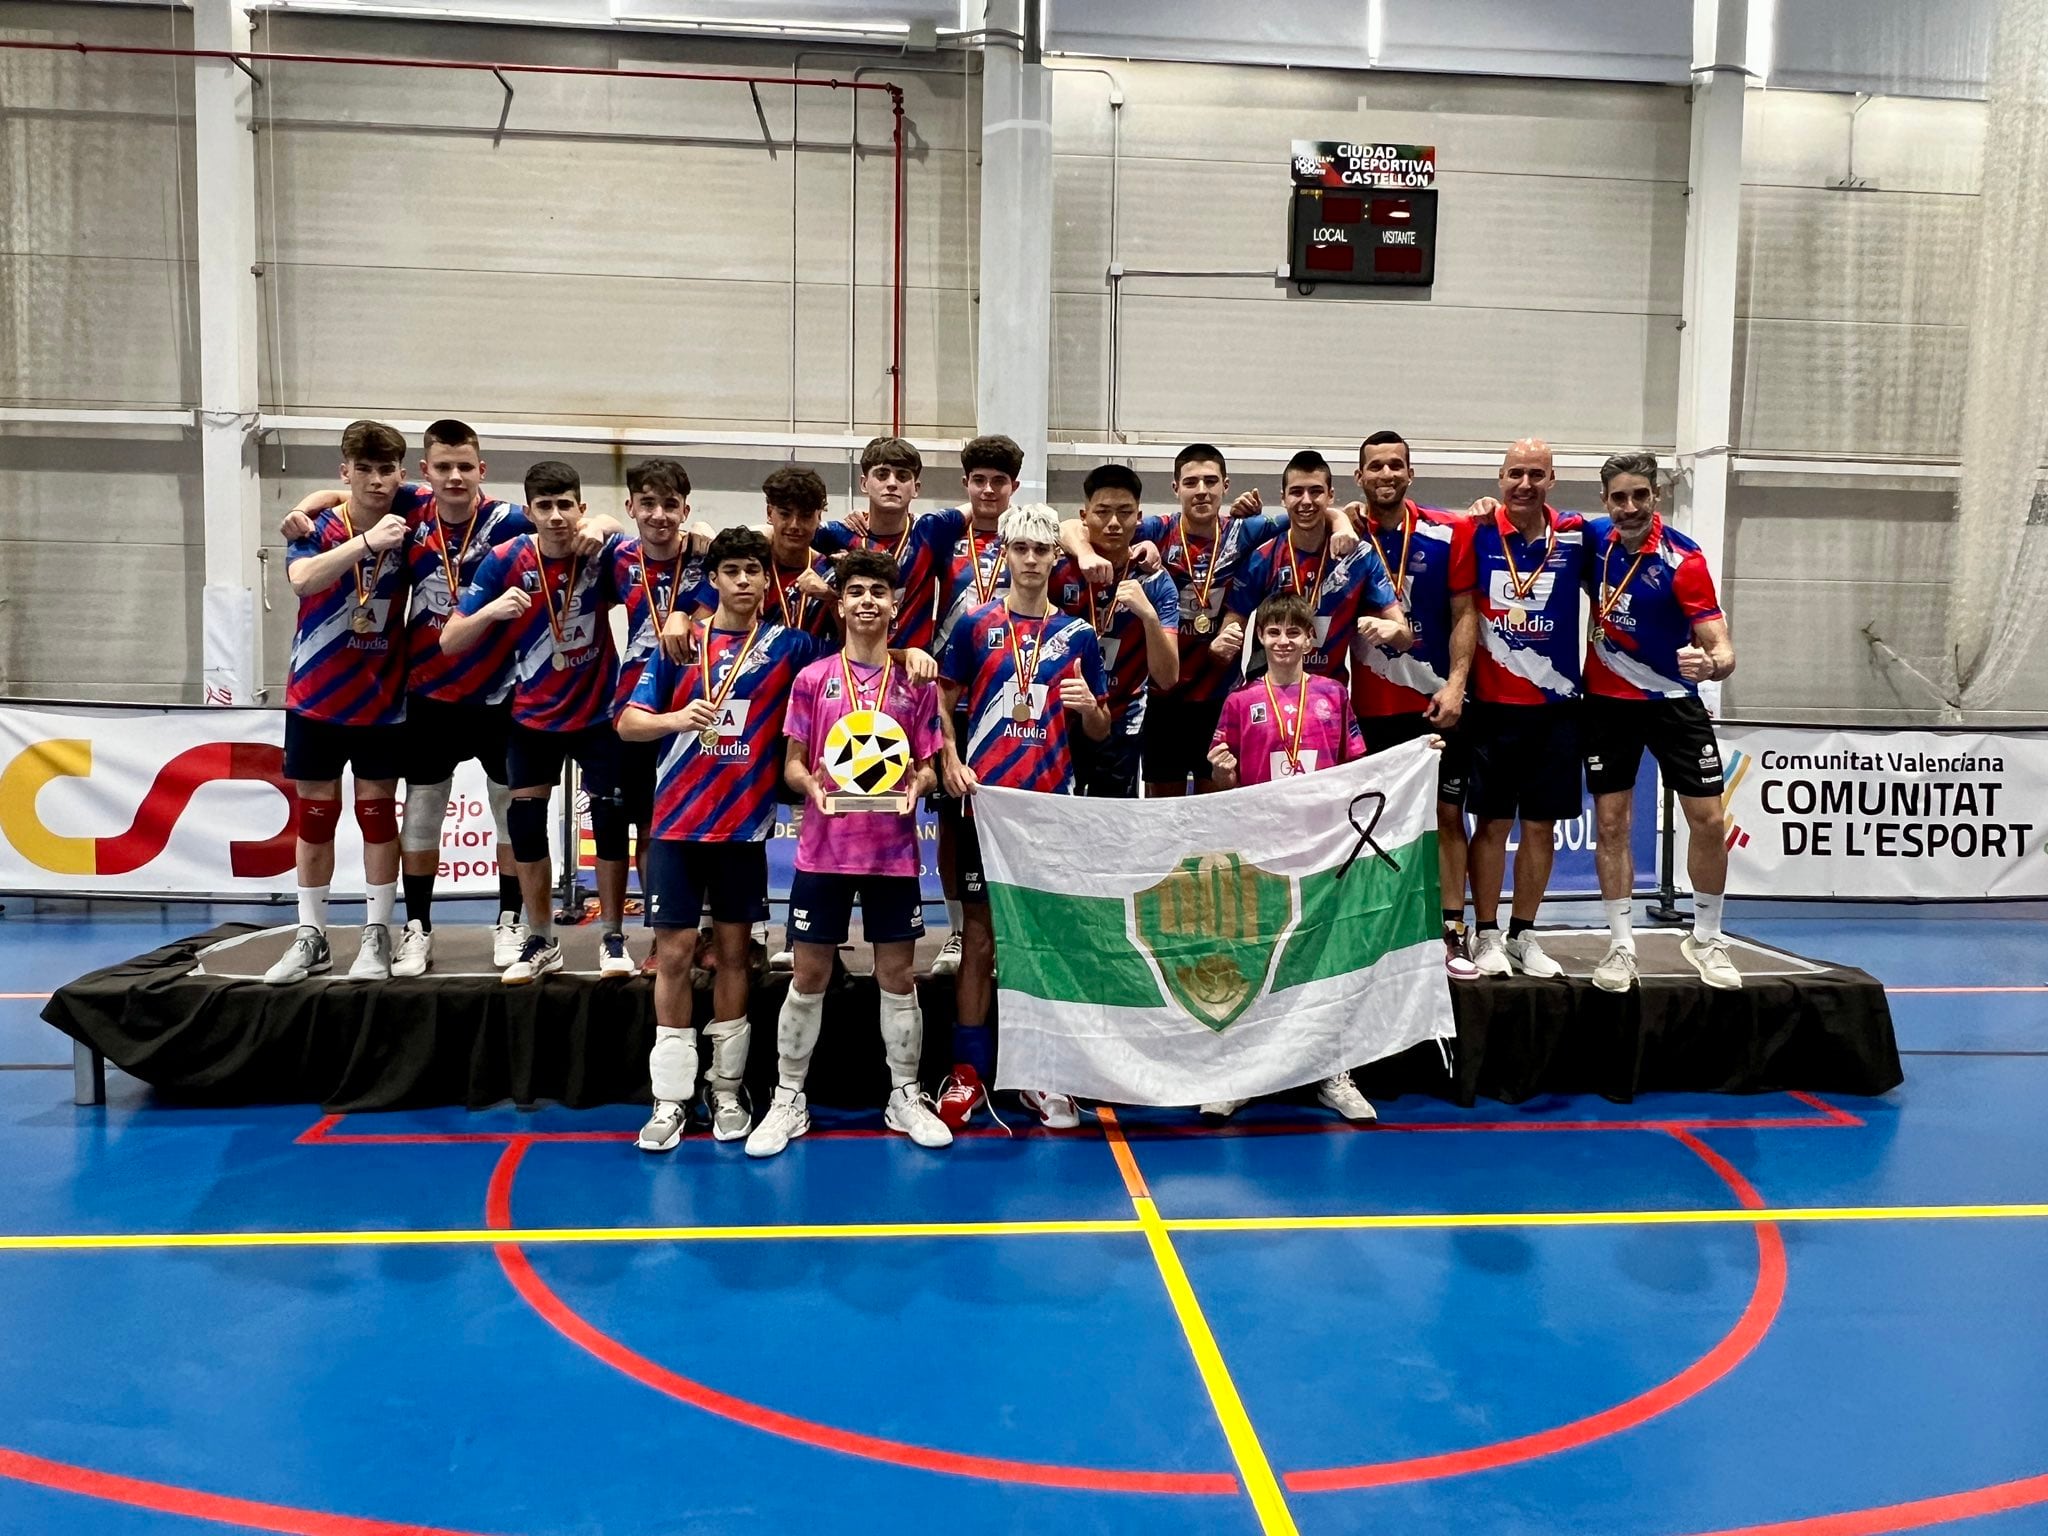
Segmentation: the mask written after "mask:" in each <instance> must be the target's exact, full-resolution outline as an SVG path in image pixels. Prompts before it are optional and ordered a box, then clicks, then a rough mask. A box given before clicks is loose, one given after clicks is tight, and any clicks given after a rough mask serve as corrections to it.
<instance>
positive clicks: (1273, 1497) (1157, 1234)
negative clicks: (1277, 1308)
mask: <svg viewBox="0 0 2048 1536" xmlns="http://www.w3.org/2000/svg"><path fill="white" fill-rule="evenodd" d="M1101 1114H1102V1133H1103V1135H1104V1137H1106V1138H1107V1139H1108V1141H1109V1146H1110V1151H1111V1153H1112V1154H1113V1155H1114V1156H1115V1158H1116V1164H1117V1170H1118V1171H1119V1172H1120V1173H1121V1174H1122V1175H1123V1179H1124V1188H1125V1190H1126V1192H1128V1193H1129V1195H1130V1197H1131V1207H1132V1209H1133V1210H1135V1211H1136V1212H1137V1213H1138V1221H1139V1224H1140V1225H1141V1226H1142V1227H1143V1228H1144V1230H1145V1242H1146V1244H1147V1245H1148V1246H1149V1247H1150V1248H1151V1250H1152V1262H1153V1263H1154V1264H1155V1265H1157V1266H1158V1268H1159V1278H1160V1279H1161V1280H1162V1281H1164V1282H1165V1284H1166V1295H1167V1299H1168V1300H1170V1301H1171V1302H1172V1303H1173V1315H1174V1316H1175V1317H1176V1318H1178V1319H1179V1321H1180V1329H1181V1332H1182V1333H1183V1334H1185V1335H1186V1336H1187V1341H1188V1349H1189V1351H1190V1352H1191V1353H1192V1354H1193V1355H1194V1357H1195V1369H1196V1371H1197V1372H1199V1373H1200V1375H1201V1378H1202V1385H1203V1387H1204V1388H1205V1389H1207V1391H1208V1393H1209V1404H1210V1406H1211V1407H1212V1408H1213V1409H1214V1410H1215V1412H1216V1422H1217V1423H1218V1424H1220V1425H1221V1426H1222V1427H1223V1438H1224V1440H1225V1442H1227V1443H1228V1444H1229V1446H1230V1454H1231V1457H1232V1459H1233V1460H1235V1461H1236V1463H1237V1475H1238V1477H1239V1478H1240V1479H1241V1480H1242V1481H1243V1483H1244V1489H1245V1492H1246V1493H1248V1494H1249V1495H1251V1501H1252V1510H1253V1512H1254V1513H1255V1514H1257V1515H1258V1517H1259V1529H1260V1530H1261V1531H1262V1532H1264V1533H1265V1536H1297V1531H1296V1527H1295V1524H1294V1513H1293V1511H1291V1510H1290V1509H1288V1507H1287V1496H1286V1495H1285V1494H1283V1493H1282V1492H1281V1491H1280V1479H1279V1478H1277V1477H1275V1476H1274V1475H1273V1464H1272V1463H1271V1462H1270V1461H1268V1460H1267V1459H1266V1448H1265V1447H1264V1446H1262V1445H1260V1444H1259V1436H1258V1431H1256V1430H1255V1429H1253V1428H1252V1420H1251V1415H1250V1414H1248V1413H1246V1412H1245V1409H1244V1399H1243V1398H1241V1397H1239V1396H1238V1395H1237V1383H1236V1382H1234V1381H1232V1380H1231V1379H1230V1367H1229V1366H1228V1365H1227V1364H1226V1363H1225V1362H1224V1359H1223V1351H1222V1350H1221V1349H1220V1348H1218V1347H1217V1344H1216V1335H1215V1334H1214V1333H1212V1332H1210V1329H1209V1319H1208V1318H1207V1317H1205V1316H1204V1315H1203V1313H1202V1303H1201V1302H1200V1300H1199V1299H1197V1297H1196V1296H1195V1288H1194V1286H1193V1285H1192V1284H1191V1283H1190V1282H1189V1280H1188V1272H1187V1270H1186V1269H1184V1268H1183V1267H1182V1266H1181V1262H1180V1255H1179V1254H1178V1253H1176V1252H1175V1251H1174V1247H1173V1238H1172V1236H1171V1235H1170V1234H1169V1232H1168V1231H1167V1223H1166V1222H1165V1221H1162V1220H1161V1219H1160V1216H1159V1208H1158V1207H1157V1206H1156V1205H1154V1204H1153V1203H1152V1196H1151V1194H1150V1192H1149V1191H1148V1190H1147V1188H1146V1185H1145V1176H1144V1174H1143V1173H1141V1172H1139V1170H1138V1159H1137V1154H1136V1153H1135V1152H1133V1151H1132V1150H1131V1144H1130V1143H1129V1142H1128V1141H1127V1140H1125V1139H1124V1131H1123V1127H1122V1126H1121V1125H1119V1124H1117V1119H1116V1111H1115V1110H1113V1109H1110V1108H1108V1107H1107V1106H1105V1107H1104V1108H1103V1110H1102V1112H1101Z"/></svg>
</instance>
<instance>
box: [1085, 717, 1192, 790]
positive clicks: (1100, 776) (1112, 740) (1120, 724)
mask: <svg viewBox="0 0 2048 1536" xmlns="http://www.w3.org/2000/svg"><path fill="white" fill-rule="evenodd" d="M1067 740H1068V741H1069V742H1070V743H1072V747H1073V753H1074V793H1075V794H1077V795H1090V796H1093V797H1094V798H1095V799H1097V800H1135V799H1137V798H1138V770H1139V768H1140V767H1141V765H1142V763H1143V760H1144V754H1145V747H1144V740H1145V738H1144V735H1143V724H1142V719H1141V721H1140V723H1139V728H1138V729H1137V730H1133V729H1131V722H1130V721H1128V720H1124V719H1119V720H1116V721H1114V722H1113V723H1112V724H1111V725H1110V728H1109V734H1108V735H1107V736H1105V737H1103V739H1102V740H1100V741H1097V740H1095V739H1094V738H1093V737H1092V736H1090V735H1089V734H1088V733H1087V732H1086V731H1084V730H1082V729H1081V727H1080V724H1079V722H1078V721H1074V720H1069V721H1068V722H1067ZM1204 750H1205V751H1206V750H1207V747H1206V745H1205V747H1204Z"/></svg>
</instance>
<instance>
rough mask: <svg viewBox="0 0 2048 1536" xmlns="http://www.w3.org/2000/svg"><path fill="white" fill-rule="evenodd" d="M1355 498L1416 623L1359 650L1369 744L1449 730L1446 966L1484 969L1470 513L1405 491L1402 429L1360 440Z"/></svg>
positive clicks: (1358, 684) (1440, 827)
mask: <svg viewBox="0 0 2048 1536" xmlns="http://www.w3.org/2000/svg"><path fill="white" fill-rule="evenodd" d="M1356 479H1357V481H1358V488H1359V490H1360V491H1361V492H1363V493H1364V496H1365V500H1364V501H1363V502H1362V503H1353V504H1352V507H1351V508H1350V509H1347V510H1351V511H1352V512H1353V515H1354V516H1355V517H1356V518H1357V521H1358V528H1359V532H1360V533H1361V534H1362V535H1364V536H1365V537H1366V538H1368V539H1370V540H1371V541H1372V546H1373V549H1374V551H1375V552H1376V553H1377V554H1378V555H1379V557H1380V563H1381V564H1383V565H1384V566H1385V567H1386V568H1387V571H1388V574H1389V575H1390V577H1391V578H1392V580H1393V583H1394V592H1395V595H1396V596H1397V597H1399V598H1400V600H1401V608H1402V611H1403V612H1404V613H1406V614H1407V616H1408V624H1409V627H1410V628H1412V629H1413V630H1414V631H1415V644H1414V645H1413V646H1412V647H1411V648H1410V649H1408V650H1405V651H1397V650H1394V649H1392V648H1391V647H1388V646H1385V645H1381V644H1378V643H1376V642H1373V641H1369V640H1367V639H1366V638H1365V637H1364V636H1363V635H1361V636H1360V637H1359V638H1358V640H1357V642H1356V644H1355V645H1354V646H1353V648H1352V660H1353V665H1352V669H1351V702H1352V706H1353V707H1354V708H1355V709H1356V710H1357V711H1358V723H1359V726H1360V727H1361V729H1363V731H1364V732H1365V744H1366V747H1367V749H1368V750H1369V751H1373V752H1384V751H1385V750H1386V749H1387V748H1388V747H1393V746H1399V745H1400V744H1401V743H1402V742H1404V741H1412V740H1414V739H1415V738H1416V737H1417V736H1427V735H1436V736H1441V737H1442V738H1443V742H1444V747H1443V756H1442V758H1441V760H1440V761H1439V762H1438V764H1437V789H1436V833H1437V843H1436V847H1437V872H1438V875H1439V876H1440V877H1441V881H1442V885H1443V922H1444V969H1445V970H1446V971H1447V972H1449V973H1450V974H1451V975H1452V976H1454V977H1457V978H1459V979H1461V980H1462V979H1469V978H1470V977H1473V976H1476V975H1478V974H1479V972H1478V970H1477V968H1476V967H1474V965H1473V964H1472V956H1471V953H1470V950H1469V948H1468V947H1467V946H1468V941H1467V938H1466V934H1465V777H1466V773H1467V772H1468V770H1469V766H1470V763H1469V756H1468V754H1467V752H1466V751H1465V748H1464V745H1463V738H1462V737H1461V736H1460V735H1459V734H1458V720H1459V717H1460V716H1461V715H1463V713H1464V710H1465V689H1466V685H1467V683H1468V681H1469V680H1470V678H1471V675H1472V653H1473V651H1474V649H1475V648H1476V647H1477V646H1478V643H1479V607H1478V603H1477V601H1476V600H1475V599H1474V597H1473V592H1472V589H1473V585H1474V583H1475V582H1476V581H1477V580H1478V577H1477V574H1476V567H1475V566H1474V564H1473V559H1472V528H1473V524H1472V520H1471V519H1470V518H1469V517H1463V516H1459V515H1457V514H1454V513H1450V512H1440V511H1437V510H1436V509H1435V508H1432V507H1419V506H1417V505H1416V504H1415V503H1414V502H1413V501H1411V500H1409V498H1408V490H1409V487H1410V486H1412V485H1414V483H1415V466H1414V464H1413V462H1412V461H1411V459H1410V457H1409V453H1408V444H1407V442H1406V441H1405V440H1403V438H1402V437H1401V434H1400V433H1398V432H1375V433H1373V434H1372V436H1370V437H1368V438H1367V439H1366V440H1365V441H1364V442H1363V443H1361V444H1359V447H1358V469H1357V472H1356Z"/></svg>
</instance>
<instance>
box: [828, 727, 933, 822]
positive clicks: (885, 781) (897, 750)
mask: <svg viewBox="0 0 2048 1536" xmlns="http://www.w3.org/2000/svg"><path fill="white" fill-rule="evenodd" d="M819 765H820V766H821V767H822V768H823V769H824V770H825V772H826V773H827V774H828V775H830V778H831V782H832V783H833V784H834V785H836V786H837V787H836V788H833V789H828V790H827V791H826V792H825V809H826V811H827V812H829V813H830V814H832V815H835V816H836V815H839V814H840V813H841V812H845V811H888V812H891V813H893V814H895V815H898V816H902V815H906V814H908V812H909V811H910V807H911V796H910V792H909V789H908V784H909V781H910V768H911V757H910V736H909V734H908V733H907V732H906V731H905V730H904V729H903V727H902V726H901V725H900V724H899V723H898V722H897V721H896V719H895V718H894V717H893V716H891V715H886V714H884V713H883V712H882V711H880V710H878V709H854V710H848V711H847V712H846V713H845V714H843V715H841V716H840V717H839V718H838V719H837V720H835V721H834V722H833V723H832V728H831V729H830V730H829V731H827V732H826V733H825V750H824V753H823V754H822V757H821V759H820V764H819Z"/></svg>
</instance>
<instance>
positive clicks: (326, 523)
mask: <svg viewBox="0 0 2048 1536" xmlns="http://www.w3.org/2000/svg"><path fill="white" fill-rule="evenodd" d="M369 521H370V522H374V521H375V519H374V518H373V519H370V520H369ZM365 526H367V524H366V525H365ZM361 531H362V529H360V528H358V527H357V526H356V525H355V523H354V522H352V521H351V520H350V517H349V509H348V504H347V503H346V502H344V503H342V505H340V506H338V507H336V508H334V510H332V511H331V512H322V513H321V514H320V515H319V516H318V517H316V518H314V519H313V531H312V532H311V533H310V534H308V535H307V536H306V537H305V538H303V539H294V540H292V542H291V544H290V546H289V547H288V548H287V550H286V551H285V554H286V562H287V569H289V568H290V562H291V561H294V560H305V559H310V558H312V557H313V556H315V555H323V554H325V553H326V552H327V551H328V550H330V549H339V548H340V547H341V546H342V545H344V544H346V543H348V541H349V540H350V539H352V538H354V537H355V536H356V535H357V534H358V533H360V532H361ZM407 587H408V578H407V575H406V564H405V549H404V547H403V546H402V545H401V546H400V547H399V548H397V549H387V550H385V551H384V552H383V553H382V554H368V555H364V556H363V557H362V558H360V559H358V560H357V561H356V562H355V564H354V565H352V566H350V567H349V569H347V570H345V571H343V572H342V573H341V575H340V576H339V577H337V578H336V579H335V581H334V582H333V584H332V585H330V586H328V587H326V588H324V589H323V590H321V591H319V592H308V593H305V594H304V595H303V596H301V597H300V598H299V624H298V629H297V630H296V631H295V632H294V634H293V635H292V660H291V677H290V681H289V682H288V683H287V685H286V688H285V707H286V708H288V709H290V710H292V711H293V712H294V713H296V714H301V715H304V716H305V717H306V718H307V719H309V720H325V721H328V722H329V723H331V724H334V725H396V724H397V723H398V722H400V721H402V720H403V719H404V718H405V606H406V593H407Z"/></svg>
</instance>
